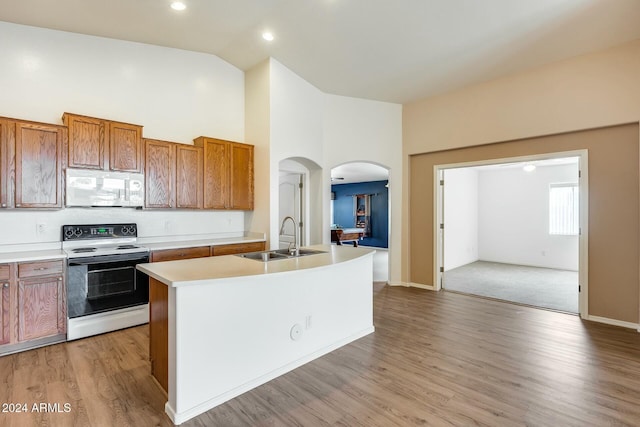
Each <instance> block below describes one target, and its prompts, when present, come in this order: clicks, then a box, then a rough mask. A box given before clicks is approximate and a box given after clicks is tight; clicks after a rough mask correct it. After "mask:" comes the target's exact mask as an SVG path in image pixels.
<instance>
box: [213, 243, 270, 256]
mask: <svg viewBox="0 0 640 427" xmlns="http://www.w3.org/2000/svg"><path fill="white" fill-rule="evenodd" d="M265 245H266V243H265V242H249V243H234V244H229V245H216V246H211V255H212V256H219V255H235V254H243V253H247V252H259V251H264V250H265Z"/></svg>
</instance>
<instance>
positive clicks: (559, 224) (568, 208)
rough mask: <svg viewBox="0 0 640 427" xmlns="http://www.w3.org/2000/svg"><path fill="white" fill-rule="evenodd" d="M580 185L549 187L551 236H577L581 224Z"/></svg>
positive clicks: (568, 184) (562, 184)
mask: <svg viewBox="0 0 640 427" xmlns="http://www.w3.org/2000/svg"><path fill="white" fill-rule="evenodd" d="M578 196H579V194H578V184H574V183H561V184H550V185H549V234H555V235H564V236H577V235H578V230H579V223H580V215H579V212H580V211H579V206H580V204H579V198H578Z"/></svg>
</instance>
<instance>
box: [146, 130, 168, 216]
mask: <svg viewBox="0 0 640 427" xmlns="http://www.w3.org/2000/svg"><path fill="white" fill-rule="evenodd" d="M175 153H176V151H175V144H172V143H171V142H166V141H157V140H154V139H146V140H145V167H144V170H145V186H146V191H145V207H147V208H172V207H174V206H175V201H174V198H175V191H174V187H173V185H174V182H175V173H176V167H175V165H176V155H175Z"/></svg>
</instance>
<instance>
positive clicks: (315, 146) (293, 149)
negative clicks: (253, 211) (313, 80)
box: [269, 58, 324, 247]
mask: <svg viewBox="0 0 640 427" xmlns="http://www.w3.org/2000/svg"><path fill="white" fill-rule="evenodd" d="M270 75H271V87H270V90H271V93H270V95H271V102H270V125H271V130H270V156H271V157H270V176H269V180H270V182H271V186H270V188H271V193H270V194H271V201H270V218H271V222H270V224H271V226H270V234H271V236H272V238H271V247H277V244H278V239H277V238H274V237H273V236H277V235H278V232H279V229H280V224H278V218H279V213H278V210H279V205H280V202H279V197H278V176H279V167H280V166H279V165H280V162H281V161H282V160H285V159H292V158H293V159H298V160H299V162H300V163H301V164H302V165H303V166H305V168H306V169H307V171H308V180H307V188H306V195H307V205H308V206H309V209H307V211H306V212H305V213H304V215H305V218H304V221H305V222H306V224H307V225H308V227H306V233H307V240H306V241H307V243H308V244H317V243H322V241H323V240H322V239H323V236H322V227H321V223H322V211H321V208H320V206H322V197H323V194H322V191H321V188H322V187H321V186H322V172H321V165H322V159H323V151H324V147H323V136H322V132H323V129H322V117H323V113H324V104H323V99H324V94H323V93H322V92H321V91H320V90H319V89H317V88H316V87H315V86H313V85H311V84H310V83H308V82H307V81H305V80H304V79H302V78H301V77H300V76H298V75H297V74H295V73H294V72H293V71H291V70H289V69H288V68H287V67H285V66H284V65H282V64H280V63H279V62H278V61H276V60H275V59H273V58H271V59H270Z"/></svg>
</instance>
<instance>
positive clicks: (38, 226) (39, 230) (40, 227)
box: [36, 223, 47, 235]
mask: <svg viewBox="0 0 640 427" xmlns="http://www.w3.org/2000/svg"><path fill="white" fill-rule="evenodd" d="M46 231H47V225H46V224H42V223H40V224H36V234H37V235H42V234H44V233H45V232H46Z"/></svg>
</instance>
